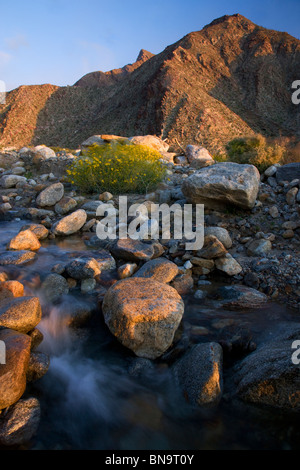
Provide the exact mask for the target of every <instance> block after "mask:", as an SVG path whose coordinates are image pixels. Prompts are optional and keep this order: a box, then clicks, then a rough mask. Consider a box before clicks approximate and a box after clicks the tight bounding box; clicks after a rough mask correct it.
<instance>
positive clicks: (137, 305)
mask: <svg viewBox="0 0 300 470" xmlns="http://www.w3.org/2000/svg"><path fill="white" fill-rule="evenodd" d="M102 308H103V314H104V319H105V323H106V324H107V326H108V328H109V329H110V331H111V332H112V334H113V335H114V336H116V338H117V339H118V340H119V341H120V342H121V343H122V344H123V346H126V347H127V348H129V349H131V350H132V351H133V352H134V353H135V354H136V355H137V356H139V357H145V358H148V359H156V358H157V357H159V356H161V355H162V354H163V353H164V352H165V351H166V350H167V349H168V348H169V347H170V346H171V344H172V341H173V338H174V335H175V332H176V330H177V328H178V326H179V323H180V321H181V319H182V315H183V312H184V303H183V300H182V298H181V297H180V295H179V294H178V293H177V291H176V290H175V289H173V288H172V287H170V286H168V285H165V284H162V283H160V282H157V281H154V280H152V279H143V278H130V279H124V280H122V281H119V282H117V283H116V284H114V285H113V286H112V287H111V288H110V289H109V290H108V291H107V293H106V294H105V297H104V300H103V305H102Z"/></svg>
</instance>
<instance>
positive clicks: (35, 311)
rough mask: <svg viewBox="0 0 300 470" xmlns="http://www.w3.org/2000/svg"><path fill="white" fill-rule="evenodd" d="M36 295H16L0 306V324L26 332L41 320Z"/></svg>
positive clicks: (39, 306)
mask: <svg viewBox="0 0 300 470" xmlns="http://www.w3.org/2000/svg"><path fill="white" fill-rule="evenodd" d="M41 318H42V311H41V305H40V301H39V298H38V297H17V298H15V299H13V300H11V301H10V302H8V303H5V305H4V306H3V307H1V308H0V326H4V327H5V328H11V329H12V330H16V331H19V332H20V333H28V331H30V330H33V328H35V327H36V326H37V325H38V323H39V322H40V321H41Z"/></svg>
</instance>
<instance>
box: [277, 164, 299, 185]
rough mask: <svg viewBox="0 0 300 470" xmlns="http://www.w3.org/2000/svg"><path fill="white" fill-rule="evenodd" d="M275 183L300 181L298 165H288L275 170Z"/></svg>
mask: <svg viewBox="0 0 300 470" xmlns="http://www.w3.org/2000/svg"><path fill="white" fill-rule="evenodd" d="M276 179H277V181H278V182H279V181H288V182H290V181H293V180H294V179H300V163H299V162H297V163H288V164H287V165H282V166H280V167H278V168H277V171H276Z"/></svg>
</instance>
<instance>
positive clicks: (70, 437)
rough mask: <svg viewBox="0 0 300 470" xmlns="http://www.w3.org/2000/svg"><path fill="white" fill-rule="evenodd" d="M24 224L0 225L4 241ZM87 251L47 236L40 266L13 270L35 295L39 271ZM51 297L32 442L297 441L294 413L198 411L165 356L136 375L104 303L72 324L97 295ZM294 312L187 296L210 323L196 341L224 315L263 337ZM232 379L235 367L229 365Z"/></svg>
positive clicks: (106, 445) (141, 445)
mask: <svg viewBox="0 0 300 470" xmlns="http://www.w3.org/2000/svg"><path fill="white" fill-rule="evenodd" d="M22 225H24V222H17V223H15V222H9V223H2V224H1V225H0V248H1V250H5V245H6V243H7V242H8V240H10V239H11V238H12V237H13V236H14V235H15V234H16V233H17V232H18V231H19V229H20V227H21V226H22ZM83 249H86V247H85V246H84V244H83V242H82V240H80V239H78V238H76V237H69V238H68V239H65V240H61V241H60V240H59V239H58V240H55V241H47V242H44V243H43V247H42V248H41V249H40V251H39V253H38V258H37V260H36V261H34V262H33V263H31V264H29V265H26V266H24V267H14V268H12V269H11V272H12V273H13V275H14V276H16V277H15V278H18V279H20V280H21V282H24V284H25V286H26V292H27V293H28V294H34V295H40V291H39V282H40V278H41V277H43V276H45V275H46V274H47V273H49V272H51V268H52V266H53V265H54V264H57V263H58V262H64V261H66V260H67V259H68V257H69V255H70V253H71V252H72V251H74V250H83ZM40 297H41V302H42V304H43V318H42V321H41V323H40V325H39V329H40V330H41V331H42V333H43V335H44V341H43V342H42V344H41V345H40V347H39V350H41V351H44V352H46V353H48V354H49V355H50V357H51V364H50V369H49V371H48V373H47V374H46V375H45V376H44V377H43V378H42V379H41V380H39V381H38V382H36V383H35V384H33V385H31V386H30V387H29V389H28V394H29V395H31V396H32V395H34V396H37V397H38V398H39V400H40V402H41V407H42V419H41V424H40V427H39V431H38V434H37V436H36V437H35V438H34V439H33V441H32V442H31V443H29V448H33V449H106V450H110V449H112V450H122V449H126V450H132V449H136V450H139V449H149V450H160V449H165V450H190V449H192V450H193V449H278V448H282V449H286V448H287V449H289V448H297V446H298V442H299V437H300V425H299V423H298V422H297V421H298V420H297V419H296V417H295V416H294V417H293V416H286V415H284V414H281V413H279V412H276V413H274V412H273V410H272V411H269V410H264V409H261V408H257V407H254V406H249V405H245V404H243V403H237V402H231V401H227V400H226V397H225V399H223V400H222V402H221V404H220V405H219V407H218V408H216V409H211V410H203V409H199V408H196V409H195V408H193V407H192V406H190V405H189V404H188V403H186V401H185V399H184V397H183V396H182V394H181V391H180V390H178V389H177V387H176V385H175V383H174V380H173V377H172V374H171V371H170V368H169V367H168V366H167V364H166V363H160V362H159V361H157V362H154V363H153V367H152V368H150V367H149V368H146V369H144V371H143V374H142V375H141V376H132V375H130V374H129V373H128V370H129V366H130V365H131V364H132V361H135V356H134V355H133V354H131V352H130V351H128V350H126V349H125V348H123V347H122V346H121V345H120V344H119V343H118V342H117V341H116V340H115V339H114V338H113V337H112V335H111V334H110V333H109V331H108V330H107V328H106V326H105V324H104V322H103V319H102V315H101V311H100V309H96V311H95V314H94V316H93V317H92V320H91V322H90V323H89V324H88V325H87V326H86V327H85V328H81V329H76V330H75V329H73V328H70V326H69V324H70V317H71V315H72V310H73V309H74V306H75V304H76V303H78V302H89V297H88V296H87V297H83V296H82V295H81V294H80V293H77V294H76V293H75V294H72V295H67V296H64V298H63V300H62V302H61V303H60V304H59V305H49V304H45V301H44V299H43V298H42V296H40ZM294 315H295V314H294V313H293V312H289V311H287V310H286V309H285V308H284V307H283V306H282V305H276V304H271V305H268V306H267V307H266V308H264V309H263V310H262V309H260V310H253V311H243V312H229V311H226V310H222V309H216V308H214V306H213V305H212V306H205V304H204V303H203V302H202V301H201V302H199V301H196V300H195V299H193V298H192V297H190V298H188V299H186V309H185V315H184V324H186V325H194V326H199V327H205V328H207V330H208V334H207V335H206V336H204V337H203V336H199V337H196V338H194V341H195V342H201V341H210V340H217V330H215V329H214V327H213V324H214V322H215V321H216V320H224V319H226V320H228V319H232V321H233V322H234V321H238V322H239V324H240V325H242V326H244V327H247V328H250V329H251V331H252V333H253V339H254V340H255V341H262V340H264V339H266V338H269V336H270V327H271V326H274V325H275V324H277V323H278V324H279V323H280V321H281V320H288V319H293V316H294ZM225 378H226V371H225Z"/></svg>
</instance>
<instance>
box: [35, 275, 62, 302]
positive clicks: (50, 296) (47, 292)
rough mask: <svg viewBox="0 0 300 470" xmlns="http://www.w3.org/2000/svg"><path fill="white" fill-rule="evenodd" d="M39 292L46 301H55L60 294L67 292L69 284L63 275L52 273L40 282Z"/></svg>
mask: <svg viewBox="0 0 300 470" xmlns="http://www.w3.org/2000/svg"><path fill="white" fill-rule="evenodd" d="M41 292H42V294H43V296H44V298H45V300H46V301H47V302H50V303H55V302H56V301H57V300H58V299H59V298H60V297H61V296H62V295H65V294H68V293H69V286H68V283H67V280H66V279H65V278H64V277H63V276H61V275H60V274H56V273H53V274H49V275H48V276H47V277H46V279H45V280H44V282H43V283H42V285H41Z"/></svg>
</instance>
